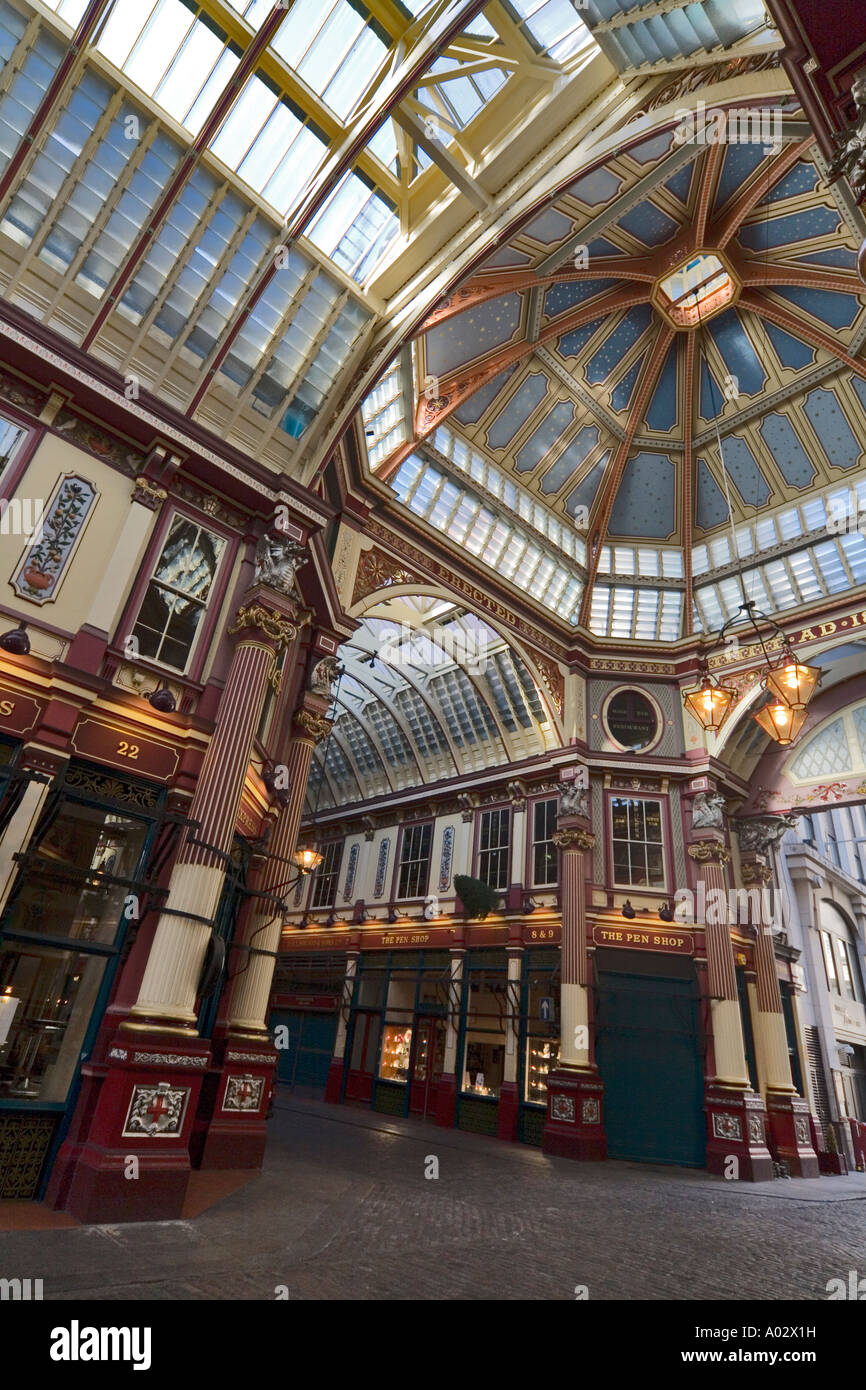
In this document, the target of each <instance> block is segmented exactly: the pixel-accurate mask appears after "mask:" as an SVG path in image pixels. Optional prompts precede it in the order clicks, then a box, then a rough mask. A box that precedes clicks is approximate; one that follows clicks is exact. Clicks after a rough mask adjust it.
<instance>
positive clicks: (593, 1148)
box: [541, 1068, 607, 1160]
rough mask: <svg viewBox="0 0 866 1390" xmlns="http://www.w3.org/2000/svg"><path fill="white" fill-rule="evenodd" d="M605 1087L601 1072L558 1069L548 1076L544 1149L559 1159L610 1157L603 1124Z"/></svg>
mask: <svg viewBox="0 0 866 1390" xmlns="http://www.w3.org/2000/svg"><path fill="white" fill-rule="evenodd" d="M603 1097H604V1086H603V1084H602V1081H601V1078H600V1076H599V1075H598V1072H595V1071H576V1070H575V1071H568V1070H565V1069H560V1068H556V1069H554V1070H553V1071H551V1072H550V1073H549V1074H548V1077H547V1116H546V1118H545V1121H544V1137H543V1141H542V1146H541V1147H542V1150H543V1152H544V1153H546V1154H552V1155H554V1156H555V1157H557V1158H579V1159H584V1160H597V1159H603V1158H607V1139H606V1137H605V1133H604V1127H603V1124H602V1119H603V1115H602V1101H603Z"/></svg>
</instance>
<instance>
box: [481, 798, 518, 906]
mask: <svg viewBox="0 0 866 1390" xmlns="http://www.w3.org/2000/svg"><path fill="white" fill-rule="evenodd" d="M478 844H479V848H478V877H479V878H480V879H483V881H484V882H485V883H487V884H489V886H490V887H491V888H500V889H503V888H507V887H508V852H509V849H510V845H511V813H510V812H509V811H508V809H507V808H505V807H503V808H502V809H501V810H497V811H482V812H481V834H480V837H479V842H478Z"/></svg>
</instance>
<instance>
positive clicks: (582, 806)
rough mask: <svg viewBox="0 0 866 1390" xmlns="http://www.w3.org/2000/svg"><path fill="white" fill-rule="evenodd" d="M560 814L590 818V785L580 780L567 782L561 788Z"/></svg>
mask: <svg viewBox="0 0 866 1390" xmlns="http://www.w3.org/2000/svg"><path fill="white" fill-rule="evenodd" d="M559 814H560V816H583V817H584V818H586V819H588V818H589V787H582V786H581V785H580V783H579V782H565V783H563V785H562V786H561V787H560V789H559Z"/></svg>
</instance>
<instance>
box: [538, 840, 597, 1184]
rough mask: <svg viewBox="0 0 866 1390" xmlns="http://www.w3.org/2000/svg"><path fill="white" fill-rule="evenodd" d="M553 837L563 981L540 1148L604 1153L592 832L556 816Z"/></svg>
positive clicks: (593, 1155) (568, 1153) (575, 1154)
mask: <svg viewBox="0 0 866 1390" xmlns="http://www.w3.org/2000/svg"><path fill="white" fill-rule="evenodd" d="M553 838H554V843H555V844H556V845H557V847H558V848H559V850H560V851H561V856H560V863H561V885H562V888H561V892H562V986H561V1004H560V1014H561V1035H560V1051H559V1062H558V1063H557V1065H556V1067H554V1068H552V1069H551V1071H550V1072H549V1074H548V1078H547V1118H546V1120H545V1125H544V1152H545V1153H549V1154H556V1155H558V1156H559V1157H562V1158H583V1159H602V1158H606V1157H607V1140H606V1138H605V1133H604V1115H603V1093H604V1087H603V1085H602V1082H601V1078H600V1076H599V1074H598V1068H597V1067H596V1065H595V1061H594V1050H593V1040H592V1018H591V1007H592V1005H591V1000H590V993H589V987H588V982H589V971H588V963H587V934H586V869H585V865H584V855H585V854H587V853H589V852H590V851H591V850H592V848H593V846H594V844H595V836H594V835H593V834H591V833H590V832H589V830H588V829H585V828H584V827H583V826H581V825H579V824H578V823H577V822H575V821H570V820H569V819H568V818H561V819H560V829H559V830H557V831H555V832H554V837H553Z"/></svg>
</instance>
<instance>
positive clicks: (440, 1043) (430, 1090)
mask: <svg viewBox="0 0 866 1390" xmlns="http://www.w3.org/2000/svg"><path fill="white" fill-rule="evenodd" d="M450 964H451V960H450V956H449V953H448V952H447V951H426V952H423V951H422V952H414V951H413V952H409V953H404V952H400V953H398V952H393V953H391V952H388V953H384V952H383V953H375V952H365V953H363V954H362V955H361V958H360V962H359V967H358V972H357V975H356V978H355V990H354V996H353V999H352V1009H351V1014H350V1017H349V1029H348V1039H347V1048H346V1057H347V1065H346V1073H345V1082H344V1085H345V1098H346V1099H347V1100H359V1101H369V1102H370V1104H371V1105H372V1107H373V1109H374V1110H379V1111H381V1112H383V1113H385V1114H390V1115H409V1114H412V1115H421V1116H430V1117H433V1116H435V1114H436V1105H437V1100H438V1095H439V1082H440V1078H441V1076H442V1070H443V1065H444V1060H445V1033H446V1026H447V1016H448V984H449V977H450Z"/></svg>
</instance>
